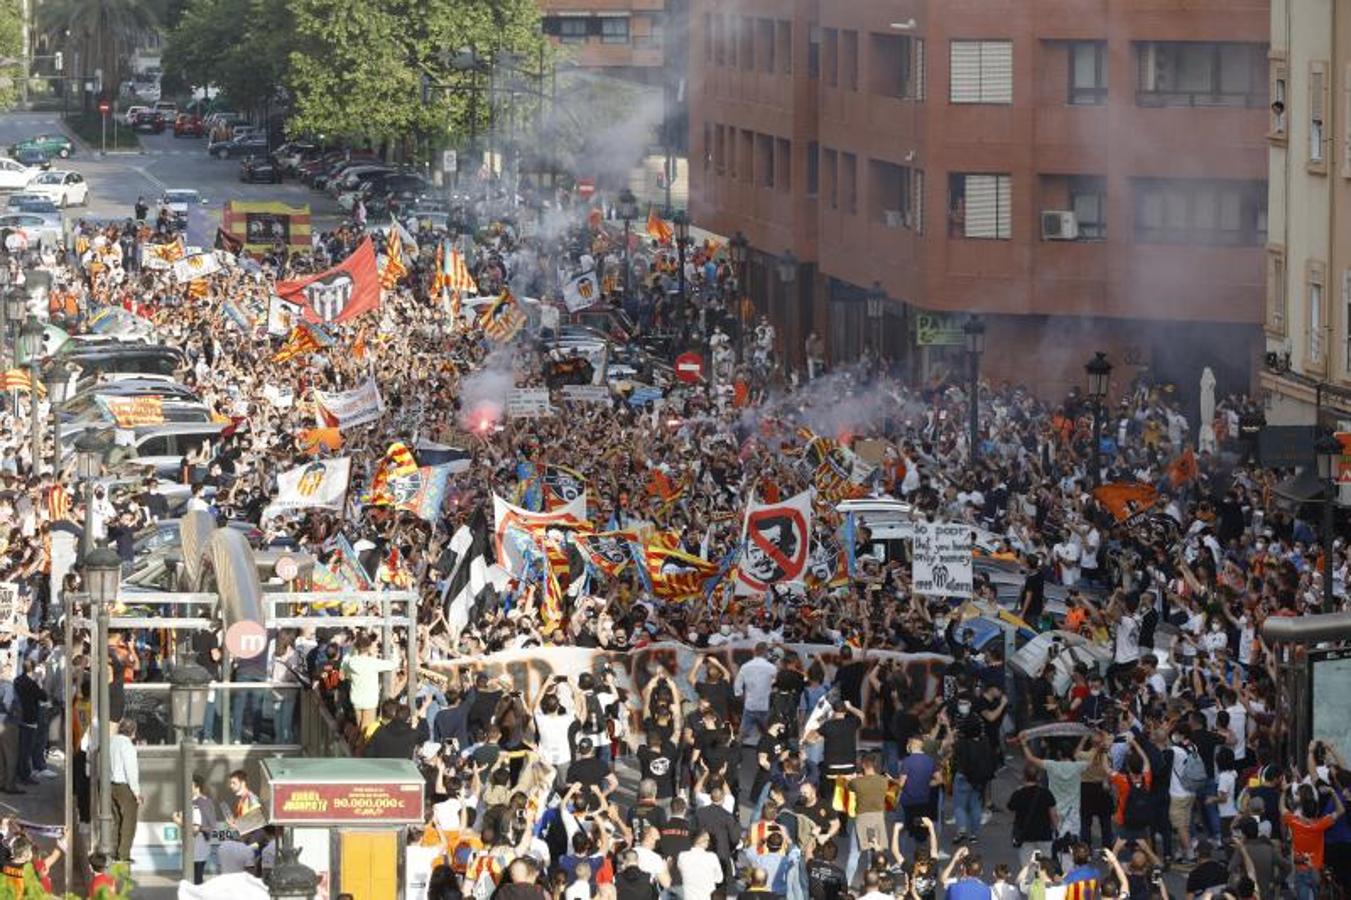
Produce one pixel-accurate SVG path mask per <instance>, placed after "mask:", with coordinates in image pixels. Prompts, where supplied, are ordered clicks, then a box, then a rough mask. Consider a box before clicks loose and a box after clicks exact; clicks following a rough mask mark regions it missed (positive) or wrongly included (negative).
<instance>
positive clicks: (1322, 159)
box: [1309, 61, 1328, 171]
mask: <svg viewBox="0 0 1351 900" xmlns="http://www.w3.org/2000/svg"><path fill="white" fill-rule="evenodd" d="M1327 91H1328V70H1327V63H1325V62H1321V61H1315V62H1311V63H1309V163H1310V165H1311V166H1314V167H1316V168H1319V169H1320V170H1321V171H1326V168H1327V138H1328V128H1327V121H1328V120H1327V106H1328V104H1327ZM1315 123H1316V124H1315Z"/></svg>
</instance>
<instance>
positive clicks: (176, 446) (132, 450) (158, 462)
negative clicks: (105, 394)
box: [108, 422, 225, 475]
mask: <svg viewBox="0 0 1351 900" xmlns="http://www.w3.org/2000/svg"><path fill="white" fill-rule="evenodd" d="M224 428H225V425H223V424H222V423H220V422H208V423H199V424H191V423H180V424H176V425H150V426H147V427H144V428H135V429H131V431H132V436H131V440H130V441H125V442H122V443H115V444H114V446H113V448H112V450H111V451H109V454H108V466H109V468H110V469H114V470H116V469H117V468H118V467H125V468H136V469H141V470H144V469H146V468H151V467H153V468H154V469H155V471H156V472H157V473H158V474H161V475H177V474H178V473H179V471H180V469H181V467H182V465H183V457H185V456H187V455H188V454H189V453H198V452H200V451H201V449H202V447H203V445H207V446H209V447H212V448H215V446H216V445H217V444H218V443H219V442H220V433H221V430H222V429H224ZM119 430H120V429H119ZM109 437H111V435H109ZM208 455H214V452H212V453H210V454H208Z"/></svg>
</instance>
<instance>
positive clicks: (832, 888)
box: [807, 841, 847, 900]
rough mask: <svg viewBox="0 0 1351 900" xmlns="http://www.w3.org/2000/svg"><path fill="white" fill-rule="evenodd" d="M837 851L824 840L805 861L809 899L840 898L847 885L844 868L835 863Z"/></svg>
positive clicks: (827, 899)
mask: <svg viewBox="0 0 1351 900" xmlns="http://www.w3.org/2000/svg"><path fill="white" fill-rule="evenodd" d="M837 854H838V851H837V850H836V849H835V842H834V841H826V842H825V843H823V844H821V846H820V847H818V848H817V851H816V854H815V855H814V856H813V857H812V858H811V859H809V860H808V861H807V895H808V896H809V897H811V900H841V898H842V897H843V896H844V892H845V888H846V887H847V885H846V883H845V878H844V870H843V869H841V868H840V867H839V866H837V865H835V857H836V855H837Z"/></svg>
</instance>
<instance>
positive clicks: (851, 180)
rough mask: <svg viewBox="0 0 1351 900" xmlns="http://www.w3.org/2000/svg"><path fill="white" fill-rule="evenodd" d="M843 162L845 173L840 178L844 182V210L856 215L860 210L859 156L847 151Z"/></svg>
mask: <svg viewBox="0 0 1351 900" xmlns="http://www.w3.org/2000/svg"><path fill="white" fill-rule="evenodd" d="M842 163H843V165H842V168H843V169H844V173H843V175H842V176H841V178H840V180H841V181H842V182H843V190H842V191H841V193H843V194H844V211H845V212H847V213H849V214H850V215H854V214H855V213H857V212H858V157H857V156H855V155H854V154H852V153H845V154H844V158H843V160H842Z"/></svg>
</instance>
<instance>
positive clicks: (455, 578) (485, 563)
mask: <svg viewBox="0 0 1351 900" xmlns="http://www.w3.org/2000/svg"><path fill="white" fill-rule="evenodd" d="M449 549H450V551H451V552H452V553H453V554H454V561H453V562H451V563H450V564H449V566H450V575H449V576H447V578H446V583H445V587H444V588H442V590H441V599H442V602H443V603H446V607H445V610H446V624H447V625H448V626H449V627H450V633H451V635H453V636H454V637H459V634H460V632H462V631H463V630H464V629H465V626H467V625H468V624H469V623H470V622H471V621H475V620H476V619H478V618H479V617H480V615H481V613H482V612H483V610H484V608H485V607H486V606H487V605H488V604H489V603H491V602H492V601H493V600H495V599H496V597H497V592H496V590H494V588H493V580H492V578H491V577H490V573H489V571H488V570H489V567H491V566H492V564H493V559H492V555H493V542H492V530H491V529H490V528H489V526H488V516H487V514H486V513H485V512H484V511H483V508H482V507H479V509H477V510H475V511H474V514H473V515H471V516H470V517H469V521H467V522H466V523H465V524H463V525H461V526H460V527H459V528H458V529H457V530H456V532H455V533H454V534H453V535H451V538H450V545H449Z"/></svg>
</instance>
